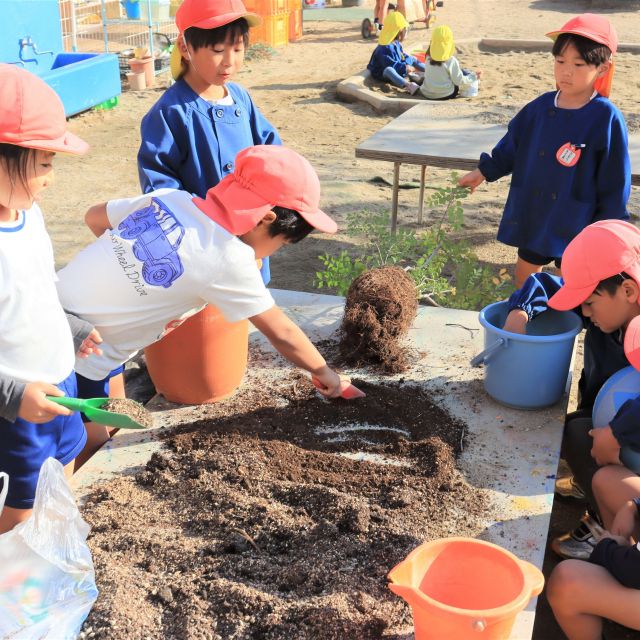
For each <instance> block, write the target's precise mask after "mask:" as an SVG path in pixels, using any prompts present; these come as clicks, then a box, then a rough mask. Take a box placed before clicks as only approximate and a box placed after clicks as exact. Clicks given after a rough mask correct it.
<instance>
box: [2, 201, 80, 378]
mask: <svg viewBox="0 0 640 640" xmlns="http://www.w3.org/2000/svg"><path fill="white" fill-rule="evenodd" d="M55 280H56V273H55V265H54V261H53V248H52V246H51V240H50V239H49V235H48V234H47V230H46V228H45V226H44V220H43V218H42V213H41V211H40V208H39V207H38V205H37V204H34V205H33V207H31V209H29V210H28V211H21V212H20V213H19V215H18V219H17V220H16V221H15V222H4V223H0V374H2V375H6V376H9V377H11V378H14V379H16V380H18V381H20V382H48V383H50V384H55V383H57V382H61V381H62V380H64V379H65V378H66V377H67V376H68V375H69V374H70V373H71V371H72V370H73V361H74V354H73V338H72V337H71V329H69V323H68V322H67V317H66V316H65V314H64V311H63V309H62V306H61V305H60V302H59V300H58V296H57V294H56V286H55Z"/></svg>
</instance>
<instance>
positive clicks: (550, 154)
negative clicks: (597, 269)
mask: <svg viewBox="0 0 640 640" xmlns="http://www.w3.org/2000/svg"><path fill="white" fill-rule="evenodd" d="M547 35H548V36H549V37H551V38H552V39H553V40H554V45H553V49H552V53H553V56H554V58H555V64H554V75H555V79H556V84H557V86H558V90H557V91H552V92H549V93H545V94H543V95H542V96H540V97H539V98H536V99H535V100H534V101H533V102H530V103H529V104H528V105H526V106H525V107H524V109H522V110H521V111H520V112H519V113H518V114H517V115H516V116H515V118H514V119H513V120H512V121H511V122H510V123H509V129H508V132H507V134H506V135H505V136H504V138H502V140H500V142H498V144H497V145H496V147H495V148H494V149H493V151H492V152H491V155H489V154H486V153H483V154H482V156H481V158H480V162H479V164H478V168H477V169H475V170H474V171H472V172H470V173H468V174H466V175H464V176H462V178H460V181H459V184H460V185H461V186H464V187H470V188H471V189H472V190H473V189H475V188H476V187H477V186H478V185H479V184H481V183H482V182H483V181H484V180H487V181H488V182H493V181H495V180H498V178H501V177H503V176H506V175H509V174H512V177H511V186H510V188H509V196H508V198H507V203H506V205H505V209H504V214H503V216H502V220H501V222H500V228H499V229H498V240H499V241H500V242H503V243H504V244H507V245H511V246H514V247H517V248H518V260H517V263H516V269H515V281H516V286H518V287H521V286H522V284H523V283H524V281H525V280H526V278H527V276H528V275H529V274H531V273H537V272H539V271H541V270H542V267H543V266H544V265H546V264H549V263H550V262H555V263H556V266H559V264H560V256H562V253H563V251H564V250H565V248H566V246H567V245H568V244H569V242H570V241H571V239H572V238H574V237H575V236H576V235H577V234H578V233H579V232H580V230H581V229H584V227H586V226H587V225H588V224H591V223H592V222H596V221H598V220H606V219H609V218H617V219H620V220H626V219H628V217H629V215H628V213H627V209H626V205H627V200H628V199H629V191H630V185H631V167H630V163H629V152H628V149H627V146H628V141H627V127H626V124H625V122H624V118H623V116H622V114H621V113H620V111H619V110H618V109H617V108H616V107H615V106H614V105H613V104H612V103H611V102H610V101H609V100H608V98H607V96H608V95H609V94H608V91H609V86H610V83H611V74H612V73H613V67H612V61H611V56H612V55H613V54H614V53H615V52H616V50H617V47H618V38H617V36H616V33H615V31H614V29H613V26H612V25H611V24H610V23H609V21H608V20H606V19H605V18H603V17H601V16H596V15H593V14H589V13H585V14H583V15H580V16H578V17H576V18H573V19H571V20H569V22H567V23H566V24H565V25H564V26H563V27H562V28H561V29H559V30H557V31H553V32H551V33H548V34H547ZM600 92H601V93H600Z"/></svg>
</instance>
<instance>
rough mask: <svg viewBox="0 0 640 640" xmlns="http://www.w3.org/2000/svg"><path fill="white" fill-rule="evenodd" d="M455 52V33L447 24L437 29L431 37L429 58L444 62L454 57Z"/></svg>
mask: <svg viewBox="0 0 640 640" xmlns="http://www.w3.org/2000/svg"><path fill="white" fill-rule="evenodd" d="M455 50H456V46H455V44H454V42H453V31H451V29H450V28H449V27H447V25H446V24H443V25H441V26H439V27H436V28H435V29H434V30H433V35H432V36H431V44H430V45H429V57H430V58H431V59H432V60H435V61H436V62H444V61H445V60H448V59H449V58H450V57H451V56H452V55H453V52H454V51H455Z"/></svg>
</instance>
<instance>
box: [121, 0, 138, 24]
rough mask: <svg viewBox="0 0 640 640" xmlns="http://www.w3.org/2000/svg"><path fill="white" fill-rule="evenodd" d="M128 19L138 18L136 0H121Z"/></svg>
mask: <svg viewBox="0 0 640 640" xmlns="http://www.w3.org/2000/svg"><path fill="white" fill-rule="evenodd" d="M120 4H122V6H123V7H124V11H125V13H126V14H127V18H129V20H140V2H138V0H122V1H121V3H120Z"/></svg>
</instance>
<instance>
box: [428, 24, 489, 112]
mask: <svg viewBox="0 0 640 640" xmlns="http://www.w3.org/2000/svg"><path fill="white" fill-rule="evenodd" d="M455 50H456V47H455V43H454V41H453V32H452V31H451V29H450V28H449V27H447V26H446V25H441V26H440V27H436V28H435V29H434V30H433V34H432V36H431V44H430V45H429V49H427V59H426V61H425V65H424V66H425V69H424V81H423V83H422V85H421V86H420V93H421V94H422V95H423V96H424V97H425V98H429V100H449V99H450V98H455V97H456V96H457V95H458V93H460V92H462V93H463V94H464V93H465V91H469V90H470V89H471V88H472V87H473V85H474V83H476V82H477V80H478V79H479V78H480V76H481V75H482V71H480V70H477V71H466V70H465V69H462V68H461V67H460V63H459V62H458V59H457V58H456V57H455V56H454V55H453V54H454V53H455Z"/></svg>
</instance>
